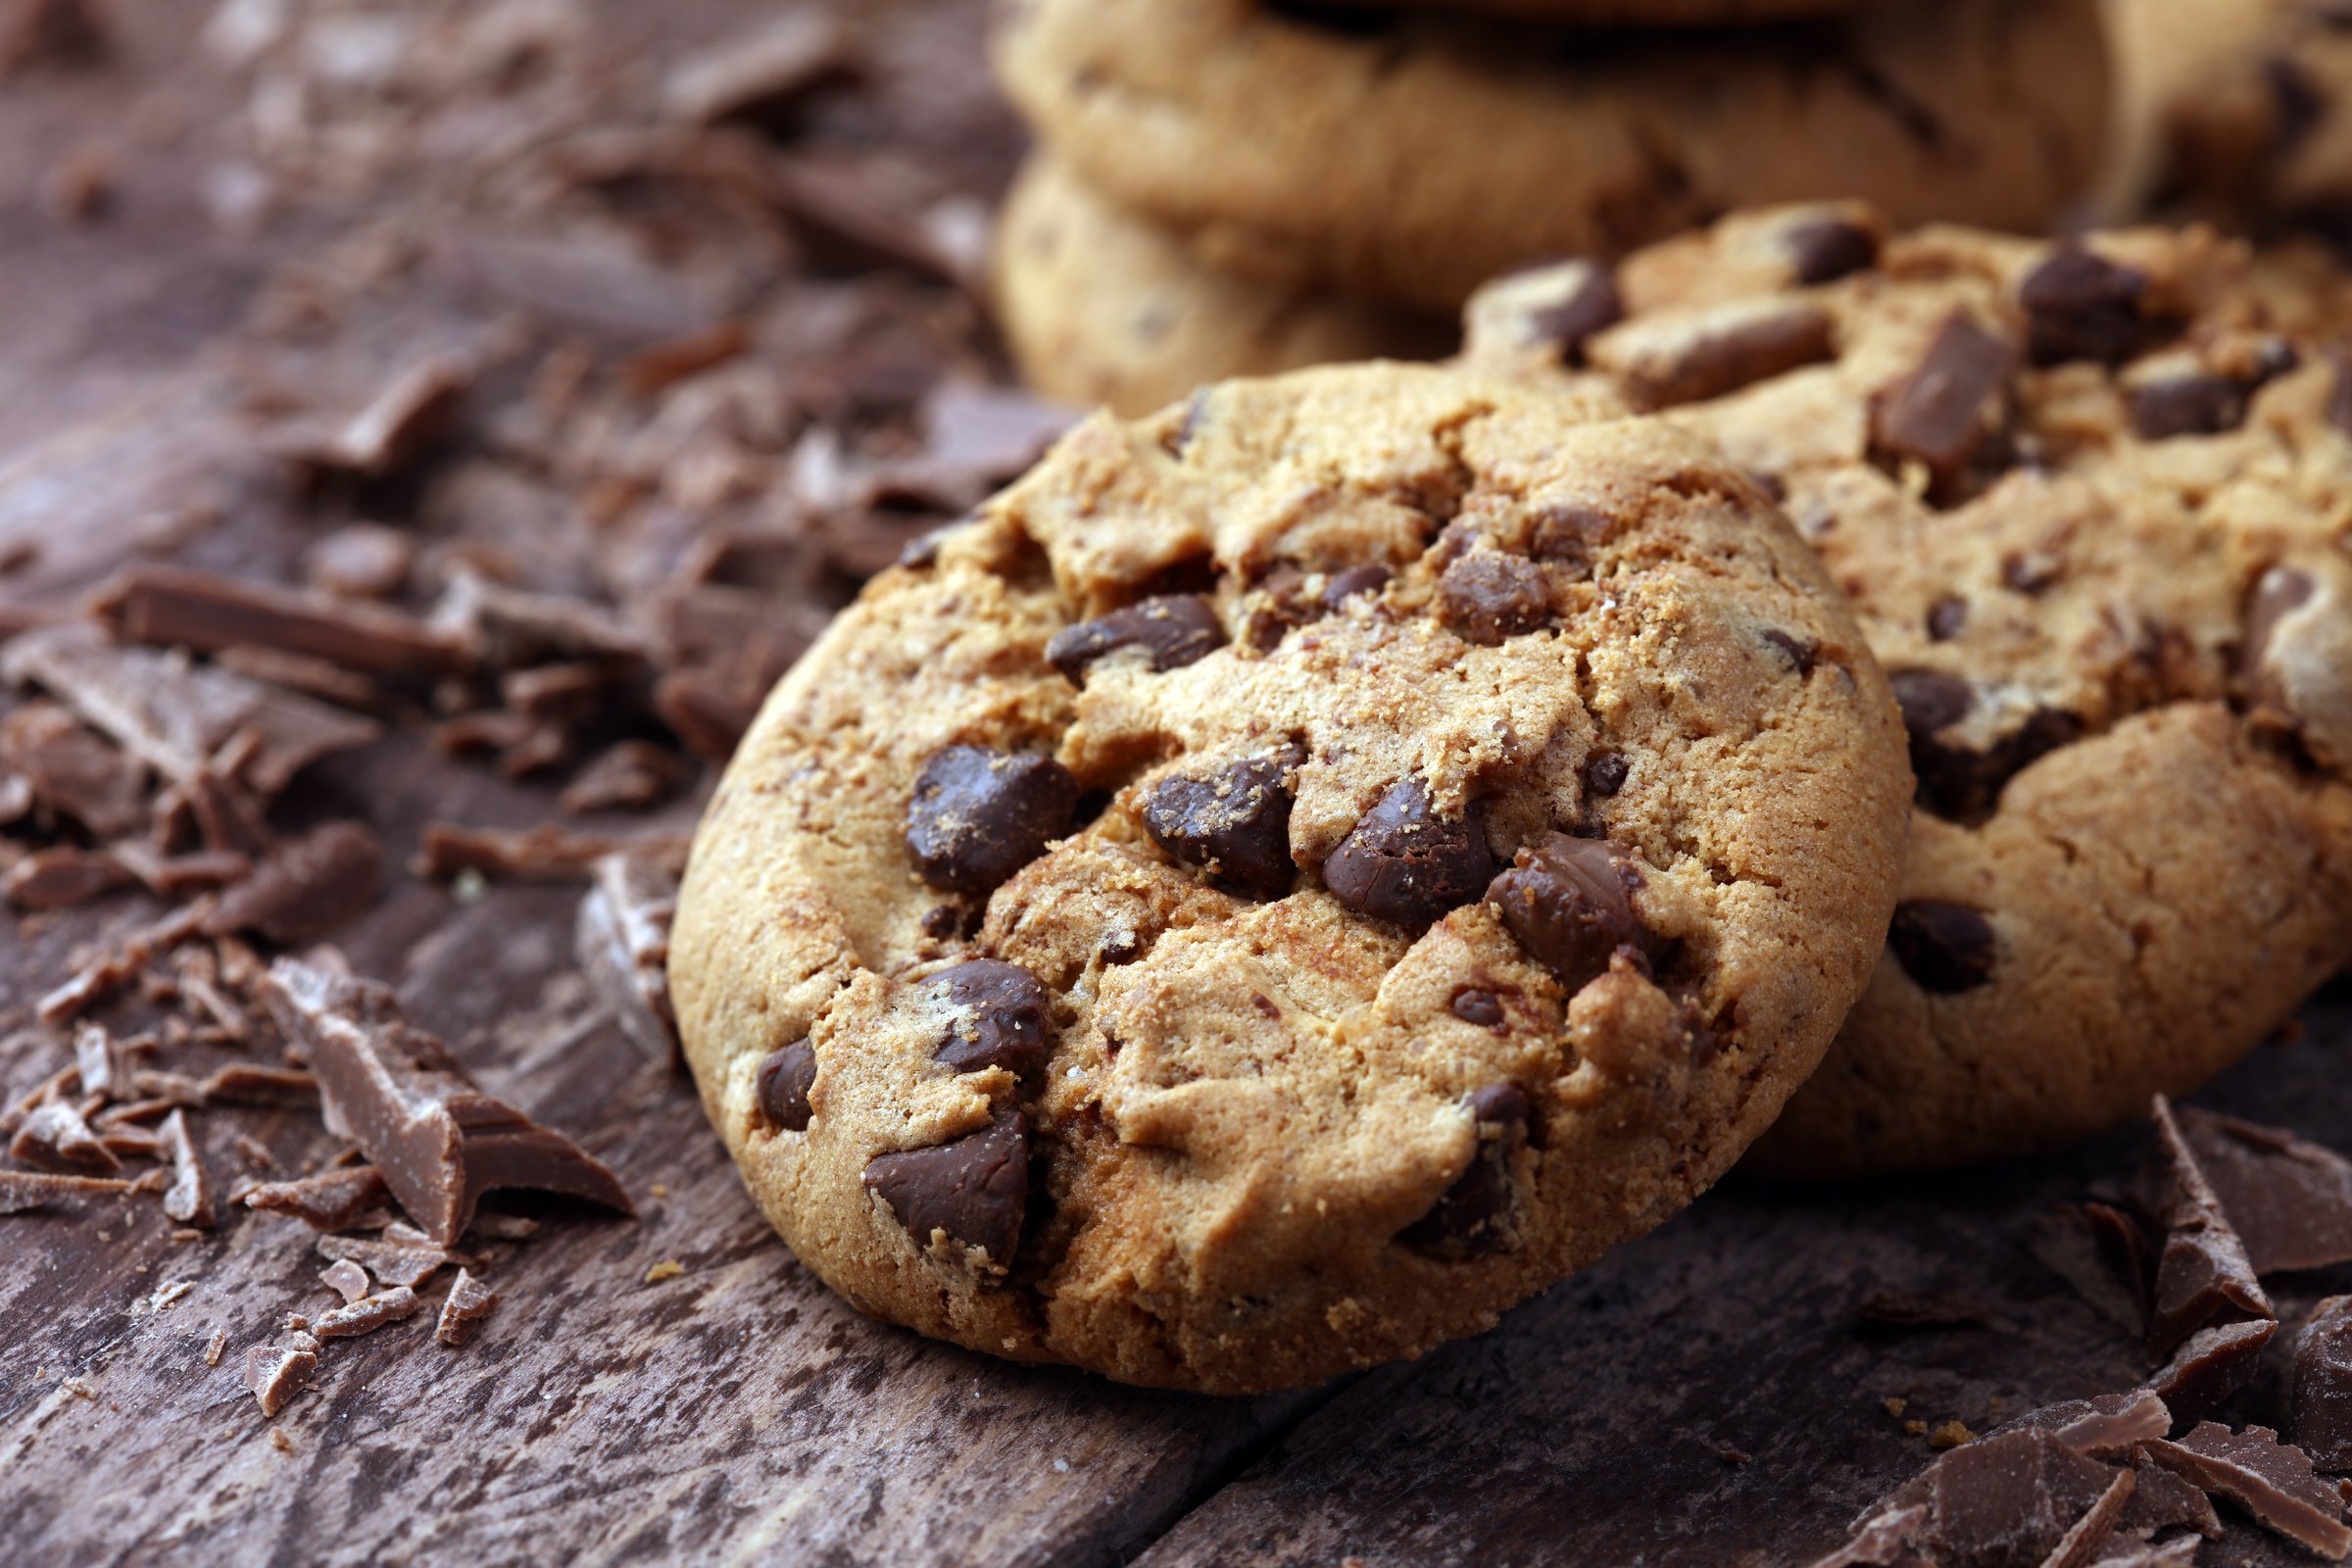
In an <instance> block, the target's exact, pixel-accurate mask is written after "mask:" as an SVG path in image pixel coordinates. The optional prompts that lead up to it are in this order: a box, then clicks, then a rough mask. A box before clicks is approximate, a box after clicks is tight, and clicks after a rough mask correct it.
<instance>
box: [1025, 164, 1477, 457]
mask: <svg viewBox="0 0 2352 1568" xmlns="http://www.w3.org/2000/svg"><path fill="white" fill-rule="evenodd" d="M996 303H997V319H998V322H999V324H1000V325H1002V326H1003V328H1004V331H1005V341H1006V343H1007V344H1008V345H1009V346H1010V347H1011V349H1012V356H1013V359H1014V361H1015V362H1016V363H1017V364H1018V365H1019V366H1020V368H1021V376H1022V379H1023V380H1025V381H1027V382H1028V383H1029V385H1030V386H1032V387H1034V388H1035V389H1036V390H1038V391H1040V392H1042V393H1044V394H1046V395H1047V396H1048V397H1054V398H1059V399H1062V400H1063V401H1065V402H1069V403H1079V404H1090V405H1091V404H1104V405H1107V406H1108V407H1109V408H1111V409H1113V410H1115V411H1116V412H1118V413H1121V414H1128V415H1141V414H1149V413H1150V412H1152V410H1153V409H1157V408H1162V407H1164V406H1166V405H1167V404H1170V403H1173V402H1175V401H1176V400H1177V399H1179V398H1181V397H1184V396H1186V395H1187V394H1188V393H1190V392H1191V391H1192V390H1193V388H1195V387H1197V386H1200V385H1201V384H1202V383H1203V382H1207V381H1220V380H1224V379H1225V378H1227V377H1229V376H1236V375H1265V374H1271V373H1274V372H1276V371H1281V370H1293V369H1298V368H1301V367H1303V366H1309V365H1334V364H1342V363H1345V362H1347V361H1350V360H1374V359H1435V358H1436V357H1438V356H1439V355H1441V354H1447V353H1450V352H1452V349H1453V347H1454V344H1455V341H1456V338H1455V334H1454V330H1453V328H1452V325H1451V324H1450V323H1449V322H1447V321H1446V320H1445V319H1443V318H1431V317H1426V316H1421V315H1418V314H1415V313H1412V312H1408V311H1400V310H1395V309H1390V308H1386V307H1380V306H1372V305H1361V304H1355V303H1352V302H1349V301H1347V300H1343V299H1340V298H1338V297H1336V296H1331V295H1310V294H1297V293H1293V292H1291V291H1289V290H1286V289H1282V288H1278V287H1275V286H1272V285H1270V284H1266V283H1263V282H1259V281H1257V280H1256V279H1253V278H1244V277H1236V276H1233V275H1231V274H1229V273H1222V272H1217V271H1214V270H1210V269H1208V268H1205V267H1202V266H1201V264H1200V263H1199V262H1197V261H1195V260H1194V259H1193V257H1192V255H1191V253H1190V252H1188V251H1187V250H1186V249H1185V247H1184V244H1183V242H1182V241H1181V240H1179V239H1178V238H1176V237H1175V236H1174V235H1170V234H1165V233H1162V232H1160V231H1159V230H1158V229H1156V228H1154V227H1153V226H1152V224H1151V223H1150V222H1148V221H1144V220H1142V219H1139V218H1136V217H1134V216H1133V215H1131V214H1128V213H1123V212H1121V211H1119V210H1118V209H1117V208H1116V207H1114V206H1112V205H1111V204H1110V203H1108V202H1106V201H1104V200H1103V198H1102V197H1100V196H1097V195H1096V194H1095V193H1094V192H1092V191H1090V190H1088V189H1087V188H1086V187H1085V186H1084V185H1082V184H1081V183H1079V181H1078V180H1077V179H1076V178H1075V177H1073V176H1072V175H1071V174H1070V173H1069V172H1068V171H1067V170H1065V169H1063V168H1062V167H1061V166H1060V165H1059V164H1057V163H1056V162H1054V160H1053V159H1052V158H1051V157H1048V156H1045V155H1042V154H1041V155H1038V156H1036V157H1034V158H1033V159H1032V160H1031V162H1030V164H1029V166H1028V167H1027V168H1026V169H1024V170H1023V171H1022V172H1021V176H1020V178H1019V179H1018V180H1017V181H1016V182H1015V183H1014V185H1013V187H1012V191H1011V193H1010V194H1009V195H1008V196H1006V197H1005V208H1004V211H1003V213H1002V214H1001V215H1000V217H999V218H998V221H997V265H996Z"/></svg>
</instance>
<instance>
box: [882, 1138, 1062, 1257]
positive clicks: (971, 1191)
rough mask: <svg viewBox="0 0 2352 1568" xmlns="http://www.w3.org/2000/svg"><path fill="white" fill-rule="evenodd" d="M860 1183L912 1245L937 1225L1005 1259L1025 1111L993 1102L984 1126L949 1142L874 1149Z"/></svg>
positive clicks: (1021, 1199)
mask: <svg viewBox="0 0 2352 1568" xmlns="http://www.w3.org/2000/svg"><path fill="white" fill-rule="evenodd" d="M865 1185H866V1186H867V1188H869V1189H870V1190H871V1191H872V1192H874V1193H875V1194H876V1195H877V1196H878V1197H879V1198H880V1199H881V1200H882V1201H883V1202H885V1203H887V1204H888V1205H890V1211H891V1212H892V1213H893V1214H894V1215H896V1216H897V1217H898V1221H899V1223H900V1224H901V1225H904V1226H905V1227H907V1235H908V1236H910V1237H912V1238H913V1239H914V1245H915V1246H916V1248H918V1249H927V1248H929V1247H930V1246H931V1245H932V1243H933V1241H934V1239H935V1238H936V1237H937V1236H938V1235H940V1234H943V1233H944V1234H945V1235H947V1236H949V1237H951V1238H953V1239H954V1240H956V1241H958V1242H961V1243H963V1244H964V1245H965V1246H966V1247H971V1248H976V1249H978V1250H981V1251H983V1252H986V1253H987V1254H988V1261H989V1262H990V1263H992V1264H994V1265H995V1266H996V1267H998V1268H1004V1267H1006V1266H1008V1265H1010V1263H1011V1262H1012V1254H1013V1250H1014V1249H1015V1248H1016V1247H1018V1246H1019V1244H1020V1237H1021V1215H1022V1209H1023V1206H1024V1205H1025V1203H1026V1201H1027V1200H1028V1194H1029V1123H1028V1119H1027V1118H1026V1117H1025V1116H1023V1115H1022V1113H1021V1112H1020V1111H1019V1110H1018V1109H1006V1110H1000V1111H999V1112H998V1113H997V1118H996V1120H995V1121H993V1122H991V1123H990V1124H989V1125H988V1126H986V1127H983V1128H981V1129H980V1130H979V1131H978V1132H974V1133H967V1134H965V1135H964V1136H963V1137H961V1138H958V1139H956V1140H955V1141H954V1142H952V1143H946V1144H941V1145H938V1146H936V1147H934V1148H931V1149H909V1150H905V1151H902V1152H897V1153H889V1154H877V1155H875V1156H874V1157H873V1158H872V1159H871V1160H868V1161H867V1162H866V1167H865Z"/></svg>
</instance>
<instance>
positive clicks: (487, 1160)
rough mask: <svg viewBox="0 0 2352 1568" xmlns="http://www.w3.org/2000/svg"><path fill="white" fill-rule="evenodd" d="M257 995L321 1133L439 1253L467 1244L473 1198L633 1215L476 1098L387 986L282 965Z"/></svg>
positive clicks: (578, 1161)
mask: <svg viewBox="0 0 2352 1568" xmlns="http://www.w3.org/2000/svg"><path fill="white" fill-rule="evenodd" d="M262 990H263V994H264V996H265V998H266V999H267V1000H268V1002H269V1005H270V1013H271V1015H272V1016H273V1017H274V1018H275V1019H276V1020H277V1025H278V1028H279V1030H280V1031H281V1032H282V1033H283V1034H284V1035H285V1037H286V1039H287V1040H288V1041H290V1042H293V1043H296V1044H297V1045H299V1046H300V1048H301V1049H302V1051H303V1053H304V1055H305V1056H306V1058H307V1059H308V1061H309V1064H310V1068H311V1070H312V1071H313V1072H314V1073H316V1074H317V1075H318V1077H319V1095H320V1103H321V1109H322V1110H323V1112H324V1115H325V1119H326V1126H327V1130H328V1131H329V1132H331V1133H334V1134H335V1135H336V1136H338V1137H343V1138H349V1139H351V1140H352V1141H353V1142H354V1143H356V1144H358V1145H359V1146H360V1147H361V1149H363V1150H365V1151H366V1152H367V1153H368V1158H369V1160H370V1161H371V1162H373V1164H374V1165H375V1167H376V1169H377V1170H378V1171H380V1172H381V1173H382V1175H383V1178H384V1184H385V1185H386V1186H387V1187H389V1188H390V1189H391V1191H392V1196H393V1197H394V1198H396V1199H398V1200H399V1201H400V1205H401V1206H402V1207H403V1208H405V1209H407V1210H408V1211H409V1213H410V1215H411V1216H413V1217H414V1218H415V1219H416V1220H417V1224H418V1225H419V1226H420V1227H421V1228H422V1229H423V1231H424V1232H425V1234H426V1235H427V1236H429V1237H431V1238H432V1239H433V1241H435V1242H436V1243H438V1244H440V1245H442V1246H445V1247H446V1246H448V1245H449V1244H450V1243H453V1242H455V1241H456V1240H457V1239H458V1237H459V1236H461V1235H462V1234H464V1232H465V1229H466V1221H467V1220H469V1219H470V1218H472V1216H473V1211H474V1207H475V1205H476V1204H477V1203H478V1202H479V1201H480V1200H481V1195H482V1194H483V1193H484V1192H487V1191H489V1190H490V1189H492V1188H497V1187H528V1188H534V1189H537V1190H539V1191H543V1192H552V1193H564V1194H569V1195H570V1196H572V1197H575V1198H583V1199H586V1200H588V1201H591V1202H597V1203H602V1204H604V1205H606V1206H607V1207H610V1208H614V1209H618V1210H619V1211H620V1212H622V1213H624V1214H634V1213H635V1212H636V1209H635V1206H634V1205H633V1204H631V1202H630V1201H629V1196H628V1194H627V1193H626V1192H624V1191H622V1189H621V1186H620V1183H619V1182H618V1181H617V1180H615V1179H614V1178H613V1173H612V1172H611V1171H610V1170H608V1169H606V1168H605V1166H604V1165H603V1164H602V1163H601V1162H599V1161H598V1160H596V1159H595V1158H593V1157H592V1156H591V1155H589V1154H588V1153H586V1152H584V1151H582V1150H581V1149H580V1148H579V1146H577V1145H576V1144H574V1143H572V1141H571V1140H570V1139H568V1138H566V1137H564V1135H563V1134H562V1133H559V1132H557V1131H555V1130H554V1129H552V1128H549V1127H544V1126H542V1125H540V1124H539V1123H537V1122H535V1121H533V1120H531V1119H530V1118H529V1117H528V1116H526V1115H524V1114H523V1113H522V1112H521V1111H519V1110H516V1109H515V1107H514V1106H512V1105H510V1104H508V1103H505V1102H504V1101H501V1100H498V1099H495V1098H493V1097H492V1096H489V1095H485V1094H483V1093H482V1092H481V1091H480V1090H478V1089H476V1088H475V1087H474V1086H473V1084H472V1083H471V1082H470V1081H469V1080H468V1079H467V1078H466V1075H465V1073H464V1070H463V1069H462V1068H461V1067H460V1066H459V1065H458V1062H457V1059H456V1058H455V1057H453V1056H452V1055H450V1054H449V1052H448V1050H447V1048H445V1047H444V1046H443V1045H442V1044H441V1042H440V1041H438V1040H435V1039H434V1038H433V1037H431V1036H430V1035H427V1034H424V1033H423V1032H421V1031H419V1030H417V1029H414V1028H412V1027H411V1026H410V1025H409V1024H408V1022H407V1021H406V1020H405V1019H404V1018H403V1017H402V1016H401V1012H400V1006H399V1004H398V1003H397V1002H395V1001H394V1000H393V997H392V994H391V992H390V991H388V990H386V989H385V988H384V987H382V986H379V985H376V984H374V983H373V982H371V981H366V980H360V979H357V978H355V977H353V976H351V975H349V974H343V973H338V972H337V971H336V970H334V969H331V968H327V967H325V966H324V965H321V964H318V963H307V962H303V961H300V960H297V959H292V958H280V959H279V960H278V961H277V962H276V963H274V964H272V965H271V966H270V973H269V976H268V978H267V979H266V980H265V981H264V982H263V986H262Z"/></svg>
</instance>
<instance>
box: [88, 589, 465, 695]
mask: <svg viewBox="0 0 2352 1568" xmlns="http://www.w3.org/2000/svg"><path fill="white" fill-rule="evenodd" d="M91 611H92V613H94V614H96V615H97V616H98V618H99V619H100V620H102V621H104V622H105V623H106V624H107V625H108V626H109V627H111V628H112V629H113V630H114V632H115V635H116V636H118V637H120V638H122V639H123V641H125V642H133V643H148V644H151V645H154V646H157V647H164V648H175V647H176V648H192V649H194V650H195V651H196V652H198V653H200V654H212V653H219V652H221V651H222V650H225V649H229V648H239V647H248V648H267V649H271V650H274V651H276V652H279V653H285V654H294V655H298V656H300V657H303V658H306V659H316V660H319V661H320V662H323V663H326V664H329V665H331V666H333V667H334V668H337V669H344V670H357V671H363V672H365V673H368V674H373V675H401V676H410V677H416V678H426V679H429V678H431V677H433V676H436V675H445V674H453V673H456V672H457V671H459V670H462V669H464V668H465V667H466V663H467V652H468V651H467V649H466V645H465V643H464V641H463V640H462V639H460V638H458V637H456V636H453V635H451V634H450V633H449V632H448V631H445V630H442V629H440V628H437V627H434V626H431V625H428V624H427V623H425V622H424V621H421V620H418V619H417V618H416V617H414V616H412V615H404V614H402V613H399V612H398V611H393V610H386V609H384V608H382V607H380V606H376V605H367V604H354V603H352V602H351V601H350V600H348V599H336V598H332V597H330V596H328V595H325V594H319V593H313V592H311V591H309V590H306V589H300V588H280V587H277V586H275V585H273V584H269V583H258V582H246V581H242V580H239V579H237V578H233V577H219V576H215V575H213V574H212V573H211V572H204V571H193V570H190V569H188V568H187V567H184V566H161V565H136V566H130V567H127V568H125V569H124V570H123V571H122V572H120V573H119V574H117V575H116V576H115V577H114V578H113V580H111V581H110V582H109V583H108V584H107V585H106V586H105V587H104V588H103V589H101V590H100V591H99V593H98V596H97V598H96V599H95V600H93V601H92V603H91Z"/></svg>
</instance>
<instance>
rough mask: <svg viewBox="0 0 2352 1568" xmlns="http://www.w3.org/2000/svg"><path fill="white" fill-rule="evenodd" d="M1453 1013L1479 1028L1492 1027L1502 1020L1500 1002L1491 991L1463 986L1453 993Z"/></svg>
mask: <svg viewBox="0 0 2352 1568" xmlns="http://www.w3.org/2000/svg"><path fill="white" fill-rule="evenodd" d="M1451 1005H1452V1008H1453V1015H1454V1016H1455V1017H1456V1018H1459V1019H1461V1020H1462V1022H1464V1023H1474V1024H1476V1025H1478V1026H1479V1027H1480V1028H1481V1029H1492V1028H1494V1027H1495V1025H1496V1024H1499V1023H1501V1022H1502V1003H1501V1002H1500V1001H1498V1000H1497V999H1496V998H1495V993H1494V992H1492V991H1481V990H1478V989H1477V988H1476V987H1474V986H1464V987H1463V988H1462V989H1461V990H1459V991H1456V992H1455V993H1454V994H1453V1002H1452V1004H1451Z"/></svg>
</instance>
